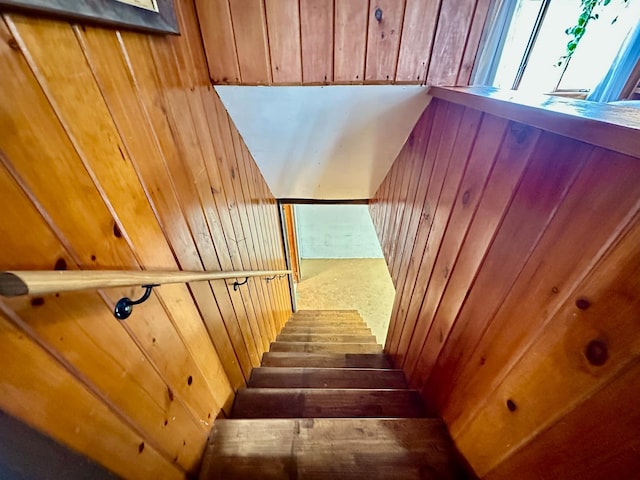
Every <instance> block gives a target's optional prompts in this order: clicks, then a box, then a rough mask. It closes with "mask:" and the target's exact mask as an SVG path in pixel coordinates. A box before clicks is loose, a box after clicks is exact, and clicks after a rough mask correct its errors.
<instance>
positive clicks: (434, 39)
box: [195, 0, 490, 85]
mask: <svg viewBox="0 0 640 480" xmlns="http://www.w3.org/2000/svg"><path fill="white" fill-rule="evenodd" d="M195 3H196V6H197V13H198V18H199V23H200V30H201V33H202V37H203V43H204V46H205V50H206V53H207V62H208V64H209V71H210V76H211V81H212V82H213V83H214V84H223V85H331V84H394V83H400V84H425V83H426V84H429V85H466V84H467V83H468V82H469V77H470V73H471V69H472V68H473V63H474V60H475V56H476V51H477V49H478V45H479V42H480V36H481V34H482V31H483V28H484V22H485V19H486V16H487V11H488V6H489V3H490V2H489V0H300V1H299V2H279V1H276V0H237V1H236V0H234V1H230V0H208V1H204V0H195ZM376 14H377V15H376Z"/></svg>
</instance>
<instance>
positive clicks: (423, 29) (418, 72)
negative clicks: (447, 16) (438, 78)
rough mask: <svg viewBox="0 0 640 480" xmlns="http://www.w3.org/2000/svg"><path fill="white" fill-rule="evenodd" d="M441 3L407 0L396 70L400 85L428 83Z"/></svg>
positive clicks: (436, 0)
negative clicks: (401, 83)
mask: <svg viewBox="0 0 640 480" xmlns="http://www.w3.org/2000/svg"><path fill="white" fill-rule="evenodd" d="M440 1H441V0H407V6H406V10H405V14H404V25H403V27H402V41H401V43H400V52H399V54H398V66H397V70H396V81H397V82H414V83H416V82H423V81H424V80H425V78H426V76H427V70H428V69H429V59H430V57H431V47H432V45H433V37H434V35H435V32H436V24H437V23H438V12H439V9H440Z"/></svg>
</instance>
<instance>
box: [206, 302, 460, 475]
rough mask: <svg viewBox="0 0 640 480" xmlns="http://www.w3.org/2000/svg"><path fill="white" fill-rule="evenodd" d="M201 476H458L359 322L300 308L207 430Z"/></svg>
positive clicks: (430, 422)
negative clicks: (227, 415)
mask: <svg viewBox="0 0 640 480" xmlns="http://www.w3.org/2000/svg"><path fill="white" fill-rule="evenodd" d="M354 340H355V341H354ZM300 344H304V347H301V346H300ZM200 478H201V479H202V480H205V479H254V478H255V479H333V478H335V479H368V480H370V479H387V478H390V479H434V480H436V479H438V480H439V479H442V480H449V479H458V478H466V476H465V474H464V470H462V469H461V468H460V464H459V462H458V457H457V454H456V451H455V448H454V447H453V444H452V442H451V440H450V439H449V437H448V435H447V432H446V429H445V427H444V425H443V423H442V422H441V421H440V420H439V419H436V418H428V416H427V412H426V411H425V409H424V406H423V404H422V401H421V398H420V396H419V394H418V392H416V391H414V390H409V389H408V388H407V384H406V381H405V378H404V375H403V373H402V371H400V370H395V369H393V368H392V366H391V364H390V363H389V361H388V359H387V357H386V355H385V354H384V353H382V346H380V345H376V343H375V338H374V337H373V336H372V335H371V332H370V330H368V328H367V326H366V324H365V323H364V321H363V320H362V318H361V317H360V315H359V314H358V313H357V312H355V311H303V312H298V313H296V314H294V315H293V316H292V318H291V319H290V320H289V321H288V322H287V324H286V325H285V327H284V328H283V331H282V332H281V334H280V335H279V336H278V338H277V341H276V342H274V343H272V345H271V351H270V352H268V353H265V355H264V356H263V361H262V366H261V367H260V368H256V369H254V371H253V372H252V375H251V378H250V380H249V382H248V385H247V388H246V389H242V390H240V391H239V392H238V395H237V397H236V402H235V405H234V409H233V412H232V418H231V419H226V420H216V422H215V423H214V425H213V429H212V432H211V437H210V439H209V442H208V445H207V449H206V452H205V455H204V459H203V465H202V471H201V476H200Z"/></svg>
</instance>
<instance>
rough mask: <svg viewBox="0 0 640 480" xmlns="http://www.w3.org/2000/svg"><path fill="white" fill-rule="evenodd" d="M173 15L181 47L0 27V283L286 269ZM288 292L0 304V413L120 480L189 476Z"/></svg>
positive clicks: (160, 292)
mask: <svg viewBox="0 0 640 480" xmlns="http://www.w3.org/2000/svg"><path fill="white" fill-rule="evenodd" d="M203 3H204V2H203ZM210 5H211V4H210V3H209V2H207V6H210ZM199 6H200V7H203V5H199ZM176 7H177V17H178V20H179V22H180V24H181V30H182V35H181V36H176V37H161V36H147V35H143V34H136V33H121V32H118V31H115V30H111V29H101V28H97V27H85V26H72V25H69V24H68V23H65V22H59V21H53V20H35V19H33V18H27V17H22V16H14V15H11V16H9V15H5V16H4V17H3V21H2V22H1V23H0V37H1V41H0V63H1V64H2V67H3V69H2V70H3V72H4V73H6V74H5V75H2V76H1V77H0V128H1V129H2V132H3V134H2V136H1V137H0V187H1V188H0V197H1V198H2V199H3V205H4V206H5V209H4V212H5V213H4V214H3V215H2V217H1V218H0V229H2V231H3V237H2V240H1V241H0V244H1V246H2V248H0V257H2V258H1V259H0V261H1V263H2V265H3V268H13V269H34V268H35V269H46V270H51V269H53V268H54V267H55V268H59V269H64V268H68V269H77V268H82V269H93V268H95V269H105V268H107V269H158V268H162V269H171V270H178V269H188V270H203V269H210V270H220V269H232V268H236V267H237V268H246V269H252V268H253V269H255V268H266V267H267V265H269V264H273V265H274V266H275V265H277V268H283V266H284V265H283V262H284V258H283V252H282V249H281V248H280V249H279V248H278V245H279V244H278V243H276V242H275V239H276V238H278V237H277V236H278V235H280V233H279V230H278V228H279V226H278V225H277V223H275V222H274V221H273V219H277V215H278V213H277V208H276V206H275V203H274V200H273V197H272V195H271V193H270V192H269V191H268V188H267V187H266V184H265V183H264V179H263V178H262V176H261V175H259V173H257V166H256V165H255V162H254V161H253V159H252V158H251V156H250V154H249V152H248V150H247V149H246V145H244V143H243V142H242V139H241V138H240V136H239V134H238V132H237V130H236V129H235V126H234V125H233V123H232V122H231V121H230V119H229V117H228V115H227V114H226V112H225V111H224V108H223V107H222V104H221V103H220V100H219V99H218V97H217V95H216V93H215V91H214V90H213V89H212V88H211V85H210V84H209V79H208V72H207V69H206V65H205V56H204V51H203V49H202V45H201V43H200V42H201V39H200V37H199V34H198V29H197V25H196V16H195V10H194V6H193V4H191V3H188V2H187V3H177V4H176ZM216 8H221V9H222V10H221V11H224V10H225V8H224V3H217V4H216ZM200 10H202V8H200ZM257 11H258V13H259V14H260V15H262V16H264V15H263V9H262V7H260V8H258V10H257ZM227 12H228V6H227ZM199 14H200V19H202V17H203V15H202V11H199ZM204 16H205V18H206V14H205V15H204ZM221 18H222V19H223V20H224V16H222V17H221ZM261 21H262V20H261ZM229 27H231V23H230V19H229ZM229 31H231V30H229ZM233 55H234V56H235V49H234V50H233ZM208 58H209V60H211V55H209V57H208ZM265 58H266V59H267V63H266V65H267V66H268V65H269V62H268V56H266V57H265ZM258 204H259V205H258ZM284 283H285V282H283V281H282V280H275V281H273V282H271V284H269V285H267V283H266V282H265V281H264V280H263V279H254V280H252V281H250V282H249V285H248V286H246V287H243V288H242V289H240V291H238V292H235V291H233V288H232V287H231V285H227V284H226V283H225V282H222V281H215V282H200V283H197V284H192V285H189V286H186V285H167V286H163V287H162V288H159V289H157V290H156V291H154V294H153V295H152V297H151V298H150V300H149V301H148V302H146V303H145V304H144V305H141V306H139V307H137V308H136V310H135V312H134V314H133V315H132V317H131V318H130V319H129V320H127V321H126V322H118V321H117V320H115V319H114V318H113V315H112V313H111V312H112V309H113V305H114V303H115V301H116V300H117V299H118V298H120V297H122V296H129V297H131V298H136V297H138V296H139V294H140V289H139V288H118V289H109V290H104V291H99V292H85V293H76V294H61V295H51V296H45V297H42V298H16V299H7V300H3V301H2V302H0V309H2V312H3V313H2V318H1V319H0V328H2V329H3V332H4V333H3V335H2V338H3V339H4V340H3V341H5V344H4V346H3V348H2V356H3V358H2V362H3V365H5V366H10V368H4V369H3V372H2V374H1V376H2V382H0V383H2V387H1V389H2V395H0V397H2V400H1V401H0V408H2V410H4V411H6V412H8V413H10V414H11V415H14V416H16V417H18V418H19V419H21V420H22V421H24V422H26V423H28V424H30V425H32V426H34V427H36V428H37V429H39V430H41V431H43V432H44V433H45V434H47V435H49V436H51V437H53V438H55V439H56V440H58V441H61V442H62V443H64V444H66V445H68V446H69V447H71V448H73V449H76V450H78V451H79V452H81V453H83V454H85V455H87V456H89V457H91V458H93V459H94V460H96V461H98V462H99V463H101V464H102V465H104V466H105V467H106V468H108V469H110V470H112V471H114V472H116V473H118V474H119V475H122V476H124V477H126V478H147V477H150V476H156V477H161V478H165V477H166V478H174V477H183V476H184V475H185V473H186V472H189V473H195V472H196V471H197V468H198V465H199V460H200V455H201V453H202V449H203V446H204V443H205V442H206V438H207V435H208V432H209V429H210V427H211V424H212V422H213V421H214V419H215V418H216V416H217V415H218V414H221V415H224V411H221V409H224V410H225V411H226V412H228V411H229V409H230V407H231V404H232V402H233V393H234V389H237V388H239V387H241V386H242V385H243V384H244V381H245V378H248V376H249V374H250V372H251V368H252V365H257V364H258V362H259V358H260V356H261V354H262V352H263V351H264V350H265V348H268V345H269V343H270V341H271V340H273V338H275V335H276V334H277V333H278V331H279V328H280V327H281V325H282V323H283V322H284V321H285V319H286V318H287V317H288V316H289V314H290V312H291V307H290V303H289V300H288V294H289V292H288V289H286V288H284V287H283V284H284ZM23 355H27V356H28V357H29V358H28V359H25V358H21V356H23ZM42 372H47V375H46V376H45V377H46V378H45V377H42ZM65 409H67V410H69V411H72V412H73V416H65V414H64V411H65ZM60 412H63V413H62V414H61V413H60ZM98 437H100V438H101V441H100V442H95V438H98ZM134 466H135V468H133V467H134Z"/></svg>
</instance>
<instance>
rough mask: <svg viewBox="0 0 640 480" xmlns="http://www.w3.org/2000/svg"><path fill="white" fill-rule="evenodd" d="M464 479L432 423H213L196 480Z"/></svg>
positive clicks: (453, 453)
mask: <svg viewBox="0 0 640 480" xmlns="http://www.w3.org/2000/svg"><path fill="white" fill-rule="evenodd" d="M256 472H259V473H260V475H259V477H260V478H270V479H289V478H305V479H326V478H340V479H363V478H366V479H383V478H385V479H386V478H394V479H395V478H405V479H418V478H430V479H440V480H450V479H456V478H463V473H462V472H461V471H460V470H459V469H458V467H457V454H456V451H455V448H454V446H453V445H452V443H451V441H450V440H449V438H448V436H447V433H446V429H445V428H444V425H443V424H442V422H441V421H440V420H437V419H409V420H407V419H373V418H365V419H360V418H355V419H354V418H344V419H342V418H340V419H334V418H331V419H322V418H321V419H315V418H314V419H275V420H274V419H268V420H262V419H261V420H218V421H216V422H215V423H214V425H213V429H212V435H211V437H210V440H209V443H208V445H207V449H206V454H205V460H204V463H203V467H202V471H201V476H200V478H201V480H210V479H211V480H213V479H222V478H225V479H231V480H233V479H239V478H255V477H256Z"/></svg>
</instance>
